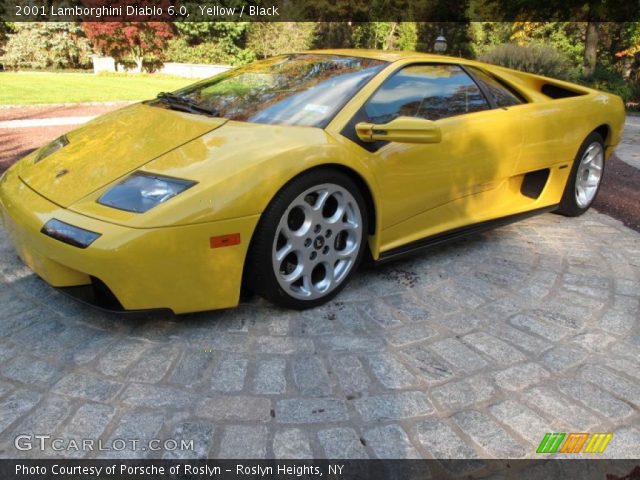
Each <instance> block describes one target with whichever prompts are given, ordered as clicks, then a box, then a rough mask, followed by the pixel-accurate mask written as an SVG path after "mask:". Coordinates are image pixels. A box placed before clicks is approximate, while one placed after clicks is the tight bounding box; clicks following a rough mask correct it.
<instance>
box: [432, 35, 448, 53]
mask: <svg viewBox="0 0 640 480" xmlns="http://www.w3.org/2000/svg"><path fill="white" fill-rule="evenodd" d="M433 50H434V51H435V52H436V53H444V52H446V51H447V39H446V38H444V31H442V30H440V35H438V38H436V41H435V42H434V43H433Z"/></svg>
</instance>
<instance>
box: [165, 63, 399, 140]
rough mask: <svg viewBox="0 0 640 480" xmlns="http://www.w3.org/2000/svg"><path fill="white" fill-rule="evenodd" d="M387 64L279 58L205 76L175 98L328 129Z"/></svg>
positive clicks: (237, 116) (223, 112) (262, 119)
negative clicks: (353, 97)
mask: <svg viewBox="0 0 640 480" xmlns="http://www.w3.org/2000/svg"><path fill="white" fill-rule="evenodd" d="M386 64H387V62H384V61H381V60H375V59H369V58H358V57H348V56H338V55H317V54H296V55H284V56H277V57H273V58H270V59H268V60H263V61H260V62H255V63H252V64H250V65H247V66H244V67H240V68H237V69H235V70H231V71H229V72H225V73H223V74H221V75H217V76H215V77H213V78H209V79H207V80H203V81H201V82H198V83H196V84H194V85H191V86H189V87H186V88H183V89H181V90H178V91H176V92H174V96H178V97H180V98H181V99H184V100H186V101H188V102H189V103H190V104H191V105H192V106H194V105H195V106H197V108H201V109H205V110H206V111H209V112H214V113H215V115H216V116H220V117H224V118H228V119H230V120H239V121H245V122H253V123H270V124H287V125H304V126H312V127H324V126H325V125H326V124H327V123H328V122H329V121H330V120H331V119H332V118H333V116H334V115H335V114H336V113H337V111H338V110H339V109H340V108H342V106H343V105H344V104H345V103H346V102H347V100H349V99H350V98H351V97H352V96H353V95H354V94H355V93H356V92H357V91H358V90H359V89H360V88H362V86H363V85H364V84H365V83H366V82H367V81H368V80H369V79H371V78H372V77H373V76H374V75H375V74H376V73H378V72H379V71H380V70H381V69H382V68H383V67H384V66H385V65H386ZM165 99H166V98H165ZM160 100H162V98H161V99H160ZM166 100H168V101H169V102H170V100H171V99H166Z"/></svg>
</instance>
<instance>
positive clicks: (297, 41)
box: [247, 22, 315, 58]
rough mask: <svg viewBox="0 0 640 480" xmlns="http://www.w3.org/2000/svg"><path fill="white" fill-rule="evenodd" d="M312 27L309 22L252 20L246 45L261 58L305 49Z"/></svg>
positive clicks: (310, 38) (309, 41) (309, 43)
mask: <svg viewBox="0 0 640 480" xmlns="http://www.w3.org/2000/svg"><path fill="white" fill-rule="evenodd" d="M314 29H315V25H314V24H313V23H311V22H254V23H252V24H251V26H250V27H249V34H248V38H247V47H249V48H250V49H252V50H253V51H254V52H255V53H256V55H257V56H259V57H262V58H267V57H271V56H273V55H278V54H281V53H290V52H296V51H301V50H307V49H308V48H309V47H310V46H311V43H312V42H313V34H314Z"/></svg>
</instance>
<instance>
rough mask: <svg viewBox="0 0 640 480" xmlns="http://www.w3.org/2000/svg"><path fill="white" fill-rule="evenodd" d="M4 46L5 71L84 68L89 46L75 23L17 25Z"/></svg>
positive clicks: (87, 60) (89, 53)
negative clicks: (9, 69)
mask: <svg viewBox="0 0 640 480" xmlns="http://www.w3.org/2000/svg"><path fill="white" fill-rule="evenodd" d="M15 30H16V32H15V33H14V34H10V35H9V36H8V37H9V39H8V41H7V43H6V45H5V46H4V55H2V57H0V62H1V63H2V64H3V65H4V66H5V68H13V69H18V68H31V69H45V68H86V67H89V66H90V65H91V53H92V52H91V45H90V44H89V41H88V40H87V39H86V38H85V36H84V34H83V31H82V27H80V26H79V25H78V24H76V23H62V22H60V23H58V22H51V23H44V22H42V23H40V22H38V23H19V24H16V25H15Z"/></svg>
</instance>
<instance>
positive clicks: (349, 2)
mask: <svg viewBox="0 0 640 480" xmlns="http://www.w3.org/2000/svg"><path fill="white" fill-rule="evenodd" d="M639 18H640V0H624V1H622V0H550V1H549V0H264V1H263V0H256V1H241V0H219V1H207V0H205V1H202V2H197V1H172V0H144V1H121V0H64V1H56V0H49V1H46V0H0V20H2V21H6V22H157V21H161V22H173V21H179V22H185V21H186V22H224V21H227V22H253V21H256V22H374V21H393V22H402V21H407V22H409V21H411V22H467V21H488V22H489V21H495V22H499V21H509V22H511V21H540V22H543V21H544V22H548V21H574V22H586V21H589V22H628V21H635V20H638V19H639Z"/></svg>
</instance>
